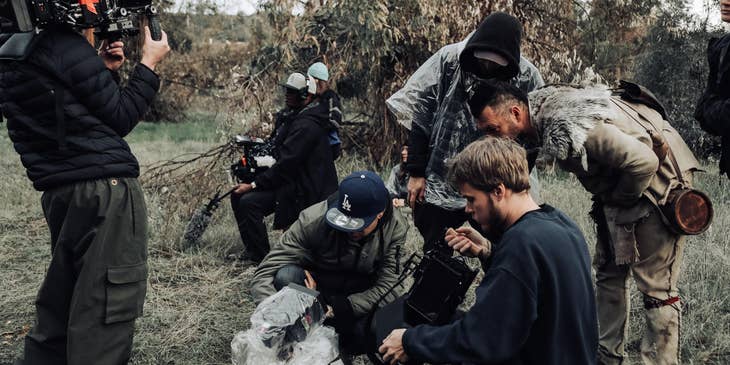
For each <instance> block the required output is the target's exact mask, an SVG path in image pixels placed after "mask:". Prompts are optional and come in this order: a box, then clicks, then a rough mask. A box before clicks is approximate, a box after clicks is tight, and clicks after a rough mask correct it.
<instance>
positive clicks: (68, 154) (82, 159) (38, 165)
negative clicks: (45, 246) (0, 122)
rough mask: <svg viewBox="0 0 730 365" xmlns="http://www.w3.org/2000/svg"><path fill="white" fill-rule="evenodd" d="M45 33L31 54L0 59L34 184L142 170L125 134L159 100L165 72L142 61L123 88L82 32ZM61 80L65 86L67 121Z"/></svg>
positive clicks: (0, 90)
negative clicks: (60, 118)
mask: <svg viewBox="0 0 730 365" xmlns="http://www.w3.org/2000/svg"><path fill="white" fill-rule="evenodd" d="M37 37H40V39H37V40H36V42H35V43H34V46H33V48H32V50H31V51H30V52H31V53H30V54H29V56H28V57H27V60H26V61H23V62H17V61H0V101H2V110H3V114H4V115H5V118H6V119H7V121H8V133H9V136H10V139H12V141H13V144H14V147H15V150H16V151H17V152H18V153H19V154H20V159H21V162H22V163H23V166H25V168H26V170H27V174H28V177H29V178H30V179H31V180H32V181H33V186H34V187H35V188H36V189H37V190H41V191H44V190H49V189H52V188H55V187H58V186H62V185H65V184H69V183H73V182H77V181H82V180H92V179H99V178H105V177H137V176H138V175H139V164H138V163H137V160H136V159H135V157H134V156H133V155H132V152H131V151H130V149H129V145H127V143H126V142H125V141H124V140H123V139H122V137H124V136H126V135H127V134H128V133H129V132H130V131H131V130H132V128H134V126H135V125H137V122H138V121H139V119H140V118H141V117H142V116H143V114H144V113H145V111H146V110H147V107H148V106H149V104H150V103H151V102H152V99H153V98H154V96H155V94H156V93H157V90H158V88H159V79H158V77H157V75H156V74H155V73H154V72H153V71H151V70H150V69H149V68H147V67H146V66H144V65H141V64H140V65H137V66H136V68H135V69H134V71H133V72H132V74H131V75H130V77H129V83H128V85H127V86H126V87H124V88H120V87H119V85H118V84H117V82H116V81H115V80H117V79H118V78H117V77H115V75H114V74H112V72H111V71H109V70H108V69H107V68H106V66H105V65H104V62H103V61H102V59H101V58H100V57H99V56H98V55H97V52H96V50H95V49H94V48H93V47H92V46H91V45H89V43H88V42H87V41H86V39H85V38H83V37H82V36H81V35H79V34H76V33H74V32H73V31H71V30H68V29H51V30H46V31H44V32H42V33H41V34H40V35H38V36H37ZM53 78H56V81H55V83H54V82H51V80H52V79H53ZM44 79H45V80H44ZM59 84H60V86H59ZM54 85H55V86H54ZM56 87H59V88H60V87H62V88H63V92H62V94H63V100H62V101H63V104H62V110H63V113H64V123H63V124H65V128H61V129H59V123H57V113H56V108H55V106H56V98H55V96H54V95H56V93H54V90H53V89H54V88H56ZM59 134H61V135H63V134H65V137H62V136H59Z"/></svg>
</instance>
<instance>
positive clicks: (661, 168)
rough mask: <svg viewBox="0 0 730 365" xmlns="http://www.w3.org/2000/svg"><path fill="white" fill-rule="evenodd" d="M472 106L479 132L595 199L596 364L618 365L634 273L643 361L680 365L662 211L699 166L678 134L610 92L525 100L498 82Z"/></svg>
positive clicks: (565, 90) (675, 242)
mask: <svg viewBox="0 0 730 365" xmlns="http://www.w3.org/2000/svg"><path fill="white" fill-rule="evenodd" d="M469 106H470V108H471V112H472V114H473V115H474V117H475V118H477V119H478V122H477V126H478V128H479V129H481V130H483V131H485V132H486V133H487V134H492V135H500V136H505V137H510V138H516V139H520V140H522V141H525V142H528V141H529V142H532V143H537V144H538V145H540V146H541V153H542V155H543V156H544V157H545V158H547V159H552V160H553V161H556V162H557V163H558V165H559V166H561V167H562V168H563V169H565V170H567V171H570V172H572V173H574V174H575V175H576V177H577V178H578V180H580V182H581V184H582V185H583V186H584V187H585V188H586V190H588V191H589V192H591V193H592V194H593V199H594V201H595V204H594V208H593V213H592V215H593V216H594V219H595V220H596V222H597V226H598V236H599V237H598V243H597V247H596V256H595V258H594V266H595V269H596V286H597V288H596V297H597V300H596V305H597V306H598V320H599V339H600V341H599V342H600V346H599V356H598V360H599V361H598V362H599V363H600V364H620V363H622V362H623V360H624V358H625V353H624V348H625V341H626V334H627V330H628V328H629V324H628V319H629V316H628V313H629V305H630V303H629V301H628V300H627V298H628V297H627V293H626V290H627V287H628V285H627V279H628V274H629V271H631V273H632V274H633V277H634V280H635V282H636V286H637V288H638V289H639V291H640V292H641V293H642V294H643V299H644V307H645V316H646V323H647V325H646V326H647V327H646V331H645V334H644V336H643V339H642V343H641V357H642V361H643V362H644V363H645V364H677V363H678V362H679V324H680V315H681V304H680V301H679V291H678V289H677V279H678V277H679V269H680V264H681V258H682V249H683V243H684V237H683V236H681V235H678V234H675V233H673V231H672V230H671V229H670V228H669V227H668V226H667V225H666V224H665V223H664V222H665V221H664V220H663V217H662V215H661V211H660V210H659V209H658V207H659V206H660V205H663V204H665V203H666V200H667V196H668V194H669V191H670V190H672V189H674V188H676V187H678V186H685V187H690V185H691V183H692V181H691V180H692V174H693V172H694V171H695V170H697V167H698V162H697V161H696V160H695V158H694V156H693V155H692V152H691V151H690V150H689V148H688V147H687V145H686V144H685V143H684V141H683V140H682V138H681V137H680V136H679V134H678V133H677V132H676V131H675V130H674V128H672V126H671V125H669V123H668V122H667V121H666V120H664V118H663V117H662V114H660V112H658V111H656V110H654V109H652V108H650V107H647V106H645V105H643V104H637V103H628V102H626V101H624V100H622V99H620V98H618V97H615V96H612V95H611V93H610V91H608V90H607V89H606V88H597V87H593V88H577V87H570V86H550V87H545V88H542V89H539V90H537V91H534V92H531V93H530V94H529V98H528V96H527V95H526V94H525V93H524V92H522V91H521V90H519V89H517V88H515V87H513V86H511V85H508V84H506V83H499V82H498V83H491V84H486V85H483V86H481V87H479V88H478V89H477V90H476V92H475V94H474V95H473V96H472V98H471V99H470V101H469ZM659 131H660V132H659ZM658 142H659V143H658ZM661 142H666V143H661ZM659 145H661V146H665V147H666V146H668V147H669V149H670V150H671V152H670V153H673V154H674V156H676V162H677V165H678V166H679V170H680V172H681V173H678V171H676V170H677V169H675V167H674V164H673V162H672V161H671V158H670V157H666V156H667V153H666V152H667V151H666V148H664V149H663V150H662V149H661V148H654V149H653V148H652V147H653V146H654V147H657V146H659ZM655 150H656V151H655Z"/></svg>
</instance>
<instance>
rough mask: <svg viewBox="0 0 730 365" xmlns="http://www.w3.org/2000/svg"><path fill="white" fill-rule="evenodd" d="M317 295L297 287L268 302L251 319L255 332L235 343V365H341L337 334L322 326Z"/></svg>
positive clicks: (234, 341)
mask: <svg viewBox="0 0 730 365" xmlns="http://www.w3.org/2000/svg"><path fill="white" fill-rule="evenodd" d="M324 319H325V313H324V310H323V308H322V305H321V304H320V303H319V301H317V292H315V291H311V290H309V289H306V288H302V287H300V286H296V285H290V286H287V287H284V288H283V289H281V290H280V291H279V292H277V293H276V294H274V295H272V296H270V297H269V298H266V299H265V300H264V301H263V302H261V304H259V305H258V306H257V307H256V310H254V313H253V314H252V315H251V328H250V329H248V330H246V331H242V332H239V333H238V334H236V336H235V337H234V338H233V341H232V342H231V360H232V362H233V364H234V365H262V364H267V365H268V364H272V365H284V364H286V365H313V364H341V363H342V362H341V361H339V360H337V361H336V362H333V361H334V360H335V359H337V358H338V356H339V353H338V345H337V340H338V339H337V334H336V333H335V330H334V329H333V328H331V327H327V326H324V325H322V322H323V321H324Z"/></svg>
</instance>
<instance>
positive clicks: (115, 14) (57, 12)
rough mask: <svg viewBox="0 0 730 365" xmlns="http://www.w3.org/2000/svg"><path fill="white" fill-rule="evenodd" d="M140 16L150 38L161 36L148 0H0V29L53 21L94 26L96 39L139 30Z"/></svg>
mask: <svg viewBox="0 0 730 365" xmlns="http://www.w3.org/2000/svg"><path fill="white" fill-rule="evenodd" d="M140 16H143V17H146V18H147V19H148V20H149V26H150V33H151V36H152V39H154V40H160V39H161V38H162V29H161V27H160V22H159V19H158V17H157V8H155V7H154V6H153V5H152V0H0V33H4V34H8V33H30V32H38V31H40V30H42V29H44V28H47V27H49V26H53V25H68V26H71V27H74V28H77V29H88V28H95V34H96V35H97V37H99V38H100V39H109V40H116V39H121V38H123V37H127V36H134V35H136V34H138V33H139V28H138V27H137V24H138V21H137V20H138V19H139V17H140Z"/></svg>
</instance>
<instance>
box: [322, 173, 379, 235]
mask: <svg viewBox="0 0 730 365" xmlns="http://www.w3.org/2000/svg"><path fill="white" fill-rule="evenodd" d="M337 194H338V197H337V200H336V201H333V202H331V203H330V204H329V205H328V206H327V208H328V209H327V214H325V220H326V221H327V224H329V225H330V227H332V228H334V229H336V230H338V231H342V232H359V231H362V230H363V229H365V227H367V226H369V225H370V224H372V223H373V221H374V220H375V217H377V216H378V214H379V213H380V212H382V211H384V210H385V208H386V206H387V204H388V203H389V199H388V189H386V188H385V184H384V183H383V179H381V178H380V176H378V175H377V174H376V173H374V172H372V171H355V172H353V173H352V174H350V175H349V176H347V177H346V178H344V179H343V180H342V182H341V183H340V188H339V190H338V192H337Z"/></svg>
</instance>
